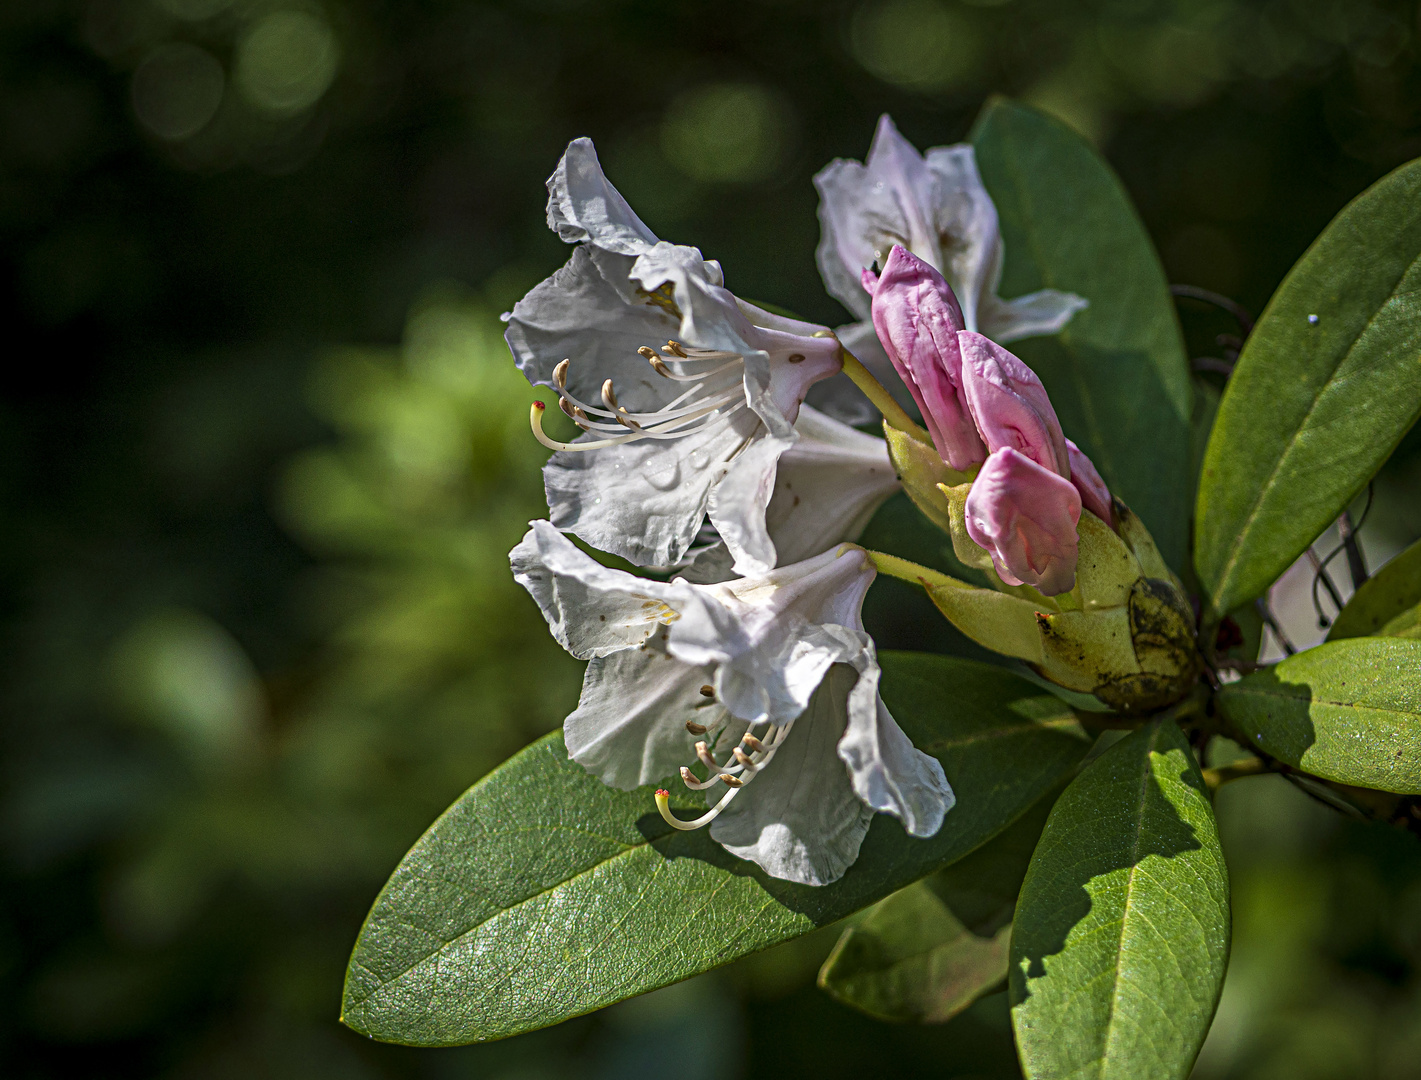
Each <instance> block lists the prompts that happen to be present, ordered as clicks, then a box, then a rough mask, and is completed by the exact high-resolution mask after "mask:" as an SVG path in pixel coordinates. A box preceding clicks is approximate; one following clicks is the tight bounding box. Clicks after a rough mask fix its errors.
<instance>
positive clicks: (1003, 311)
mask: <svg viewBox="0 0 1421 1080" xmlns="http://www.w3.org/2000/svg"><path fill="white" fill-rule="evenodd" d="M1089 306H1090V301H1088V300H1087V299H1086V298H1085V297H1083V296H1077V295H1076V294H1075V293H1068V292H1060V291H1059V290H1056V289H1042V290H1041V291H1040V292H1034V293H1028V294H1027V295H1026V296H1018V297H1017V298H1016V299H1015V300H999V299H998V298H997V297H995V296H992V295H988V296H986V297H985V298H984V299H983V303H982V306H981V308H980V309H979V314H980V319H981V323H982V331H981V332H982V333H984V334H986V335H987V337H989V338H991V339H992V340H993V341H995V342H997V343H998V344H1000V345H1005V344H1006V343H1007V342H1009V341H1016V340H1017V339H1018V338H1028V337H1040V336H1042V335H1044V334H1055V333H1057V332H1059V331H1060V330H1061V329H1062V328H1063V327H1064V326H1065V325H1066V323H1068V322H1070V321H1071V317H1072V316H1073V315H1075V313H1076V312H1078V311H1082V310H1084V309H1085V308H1087V307H1089Z"/></svg>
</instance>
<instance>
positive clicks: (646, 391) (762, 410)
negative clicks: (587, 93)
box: [505, 139, 842, 573]
mask: <svg viewBox="0 0 1421 1080" xmlns="http://www.w3.org/2000/svg"><path fill="white" fill-rule="evenodd" d="M548 192H549V198H548V224H549V226H550V227H551V228H552V229H554V231H556V232H557V233H558V235H559V236H561V237H562V238H563V239H564V240H566V241H568V242H569V243H575V244H577V245H578V247H577V249H576V250H575V251H574V252H573V254H572V258H571V259H570V260H569V261H568V263H567V264H566V265H565V266H564V267H563V268H562V269H561V270H559V271H558V272H557V273H556V274H554V275H553V276H552V277H550V278H548V279H547V280H546V281H544V282H543V283H542V284H540V285H538V286H537V287H536V288H534V289H533V291H532V292H530V293H529V294H528V295H527V296H525V297H524V298H523V299H522V300H520V301H519V302H518V303H517V304H516V305H515V306H514V308H513V311H512V312H510V313H509V314H508V315H507V316H505V318H506V319H507V321H508V331H507V335H506V336H507V340H508V344H509V347H510V348H511V349H512V351H513V355H514V357H515V359H516V360H517V362H518V366H519V368H520V369H522V371H523V373H524V374H525V375H526V376H527V377H528V379H529V381H530V382H532V383H535V384H541V385H546V386H549V387H552V388H553V389H555V390H556V391H557V393H558V397H559V404H560V405H561V407H562V409H563V411H564V412H565V413H567V415H568V416H570V417H572V419H573V420H574V421H575V422H576V423H577V424H578V426H579V427H581V428H582V429H583V432H584V433H583V434H582V435H581V436H579V437H578V438H577V439H576V440H575V441H574V442H572V443H560V442H557V441H555V440H552V439H550V438H548V437H547V436H546V435H544V434H543V433H542V431H541V418H540V414H539V413H538V409H537V407H535V413H534V425H535V430H536V431H537V433H538V435H539V437H540V438H541V439H542V440H543V442H544V443H545V444H546V445H548V446H550V447H552V448H553V449H555V450H556V451H557V453H555V454H554V455H553V457H552V459H551V460H550V461H549V462H548V465H547V468H546V469H545V470H544V483H545V487H546V489H547V495H548V506H549V510H550V513H551V516H552V520H553V523H554V524H555V525H557V526H558V527H559V528H561V529H565V530H567V531H568V532H571V533H573V534H575V535H577V536H579V537H581V538H582V539H584V540H586V541H587V542H588V543H589V544H591V545H593V546H594V547H597V548H600V549H602V550H603V551H609V552H612V553H614V554H616V555H620V556H622V557H623V558H625V559H627V560H628V561H630V562H632V563H634V564H636V565H638V566H673V565H676V564H678V563H679V562H680V561H681V560H682V559H683V557H684V556H685V554H686V552H687V550H688V549H689V548H690V546H691V544H692V542H693V541H694V540H695V538H696V536H697V533H698V532H699V530H700V528H701V526H702V523H703V522H704V521H705V519H706V518H707V517H709V519H710V521H711V522H712V524H713V525H714V526H715V529H716V532H717V533H718V534H719V537H720V539H721V540H722V541H723V542H724V543H725V545H726V547H727V549H728V550H729V552H730V554H731V557H732V559H733V562H734V566H735V569H736V571H737V572H739V573H763V572H764V571H766V570H769V569H770V568H771V567H773V566H775V565H776V563H777V562H778V561H781V560H780V558H779V556H778V554H777V552H776V550H775V544H774V542H773V541H772V539H771V537H770V534H769V531H768V530H767V527H766V523H765V511H766V508H767V506H768V505H769V502H770V499H771V496H772V495H773V493H774V490H775V476H776V466H777V464H778V462H779V460H780V458H781V456H782V455H783V454H784V453H785V451H786V450H788V449H789V448H790V446H792V445H793V444H794V442H795V440H796V438H797V437H798V436H797V435H796V432H795V428H794V422H795V420H796V419H797V417H798V415H799V409H800V404H801V402H802V401H803V400H804V396H805V393H806V392H807V391H808V389H809V387H810V386H811V385H813V384H814V383H815V382H817V381H819V380H821V379H825V378H827V377H829V376H830V375H833V374H835V373H836V372H838V371H839V370H840V368H841V367H842V360H841V356H840V347H839V343H838V342H837V341H836V340H835V339H834V337H833V335H832V334H831V333H830V332H829V331H828V330H827V329H826V328H825V327H822V326H817V325H814V324H812V323H805V322H800V321H798V320H795V319H789V318H784V317H781V316H778V315H773V314H771V313H770V312H767V311H763V310H761V309H759V308H757V307H755V306H754V305H752V304H748V303H746V302H744V301H742V300H739V299H737V298H736V297H735V296H734V295H732V294H731V293H730V292H729V291H728V290H727V289H725V288H724V283H723V279H722V274H721V269H720V265H719V264H718V263H715V262H710V261H707V260H705V259H703V258H702V257H701V253H700V252H699V251H698V250H697V249H695V248H692V247H685V246H682V245H677V244H670V243H667V242H665V241H661V240H658V239H657V238H656V237H655V236H654V235H653V234H652V232H651V231H650V230H649V229H648V228H647V227H646V226H645V225H644V224H643V223H642V222H641V220H640V219H639V218H638V217H637V216H636V214H635V213H633V211H632V209H631V207H630V206H628V205H627V203H626V200H624V199H623V198H622V197H621V195H620V194H618V192H617V191H616V189H615V188H613V187H612V185H611V184H610V183H609V182H608V180H607V178H606V177H605V176H604V175H603V173H602V169H601V166H600V164H599V163H598V161H597V154H596V151H595V150H594V149H593V146H592V143H591V142H590V141H589V140H587V139H578V140H576V141H574V142H573V143H571V144H570V145H569V146H568V149H567V152H566V154H564V156H563V159H562V161H561V162H560V163H559V165H558V168H557V171H556V172H555V173H554V174H553V175H552V177H551V178H549V180H548Z"/></svg>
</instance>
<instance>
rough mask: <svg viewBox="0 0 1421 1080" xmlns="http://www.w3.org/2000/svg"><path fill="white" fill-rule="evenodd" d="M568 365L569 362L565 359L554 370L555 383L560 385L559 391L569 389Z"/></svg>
mask: <svg viewBox="0 0 1421 1080" xmlns="http://www.w3.org/2000/svg"><path fill="white" fill-rule="evenodd" d="M567 365H568V361H567V359H566V358H564V359H563V360H562V361H560V362H559V363H558V366H557V367H555V368H553V382H555V383H557V384H558V389H559V390H565V389H567Z"/></svg>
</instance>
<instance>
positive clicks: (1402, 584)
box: [1327, 540, 1421, 641]
mask: <svg viewBox="0 0 1421 1080" xmlns="http://www.w3.org/2000/svg"><path fill="white" fill-rule="evenodd" d="M1368 636H1375V637H1405V638H1421V540H1418V541H1417V542H1416V543H1414V544H1412V545H1411V546H1410V547H1409V548H1407V549H1406V550H1405V551H1403V552H1402V553H1401V554H1400V555H1398V556H1396V558H1394V559H1392V560H1391V562H1389V563H1387V564H1386V565H1385V566H1383V567H1382V568H1381V569H1380V570H1378V571H1377V572H1376V573H1375V574H1373V575H1372V576H1371V577H1370V578H1368V579H1367V580H1366V581H1365V582H1363V583H1362V587H1361V588H1360V589H1358V590H1357V591H1356V592H1355V593H1353V594H1352V599H1350V600H1348V601H1347V606H1346V607H1344V608H1343V609H1342V610H1341V612H1339V613H1338V615H1337V621H1336V622H1334V623H1333V624H1332V629H1331V630H1329V631H1328V632H1327V640H1328V641H1339V640H1341V639H1342V638H1354V637H1368Z"/></svg>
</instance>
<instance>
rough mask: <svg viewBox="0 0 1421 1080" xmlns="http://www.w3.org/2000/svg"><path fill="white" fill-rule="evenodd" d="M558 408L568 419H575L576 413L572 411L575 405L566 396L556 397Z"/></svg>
mask: <svg viewBox="0 0 1421 1080" xmlns="http://www.w3.org/2000/svg"><path fill="white" fill-rule="evenodd" d="M558 408H559V409H561V410H562V411H563V412H565V413H566V414H567V416H568V419H569V420H576V419H577V414H576V413H575V412H573V411H572V410H573V409H574V408H575V406H574V405H573V404H572V402H570V401H568V400H567V398H565V397H560V398H558Z"/></svg>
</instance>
